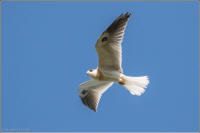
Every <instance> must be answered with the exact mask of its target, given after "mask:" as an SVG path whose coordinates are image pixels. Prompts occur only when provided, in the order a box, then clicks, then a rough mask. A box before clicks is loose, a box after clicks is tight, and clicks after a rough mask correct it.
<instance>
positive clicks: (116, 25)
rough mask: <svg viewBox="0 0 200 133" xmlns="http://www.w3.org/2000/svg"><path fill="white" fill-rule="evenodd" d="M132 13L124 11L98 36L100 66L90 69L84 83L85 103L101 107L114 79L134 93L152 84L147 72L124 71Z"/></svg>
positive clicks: (81, 94)
mask: <svg viewBox="0 0 200 133" xmlns="http://www.w3.org/2000/svg"><path fill="white" fill-rule="evenodd" d="M130 16H131V14H130V13H128V12H127V13H125V14H121V15H120V16H119V17H117V18H116V19H115V20H114V21H113V23H112V24H111V25H110V26H109V27H108V28H107V29H106V30H105V31H104V32H103V33H102V34H101V36H100V37H99V38H98V40H97V42H96V45H95V48H96V51H97V54H98V57H99V64H98V67H97V68H96V69H91V70H88V71H87V74H88V76H89V77H90V78H91V80H89V81H87V82H84V83H82V84H80V87H79V97H80V98H81V101H82V103H83V104H84V105H86V106H87V107H89V108H90V109H92V110H93V111H95V112H96V111H97V107H98V104H99V101H100V99H101V96H102V94H103V93H104V92H105V91H106V90H107V89H108V88H109V87H110V86H112V84H113V83H114V82H117V83H119V84H120V85H122V86H124V87H125V88H126V89H127V90H128V91H129V92H130V93H131V94H132V95H137V96H140V95H141V94H142V93H144V91H145V88H146V87H147V85H148V84H149V79H148V77H147V76H141V77H131V76H126V75H124V74H123V71H122V66H121V64H122V48H121V43H122V40H123V36H124V30H125V28H126V25H127V21H128V19H129V18H130Z"/></svg>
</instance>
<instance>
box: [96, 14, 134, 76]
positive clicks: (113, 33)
mask: <svg viewBox="0 0 200 133" xmlns="http://www.w3.org/2000/svg"><path fill="white" fill-rule="evenodd" d="M130 16H131V14H130V13H125V14H121V15H120V16H119V17H118V18H117V19H115V21H114V22H113V23H112V24H111V25H110V26H109V27H108V28H107V29H106V30H105V31H104V32H103V33H102V35H101V36H100V38H99V39H98V40H97V43H96V45H95V48H96V51H97V54H98V56H99V66H98V68H99V69H100V70H105V69H106V70H110V69H112V70H113V69H114V70H116V71H119V72H121V73H122V67H121V64H122V48H121V43H122V40H123V36H124V30H125V28H126V25H127V21H128V19H129V18H130ZM105 38H106V39H105Z"/></svg>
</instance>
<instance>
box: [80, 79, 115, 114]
mask: <svg viewBox="0 0 200 133" xmlns="http://www.w3.org/2000/svg"><path fill="white" fill-rule="evenodd" d="M112 84H113V82H109V81H97V80H93V79H92V80H89V81H87V82H84V83H82V84H81V85H80V87H79V97H80V98H81V101H82V103H83V104H84V105H86V106H88V107H89V108H90V109H92V110H94V111H95V112H96V110H97V107H98V103H99V101H100V99H101V95H102V94H103V93H104V92H105V91H106V90H107V89H108V88H109V87H110V86H111V85H112Z"/></svg>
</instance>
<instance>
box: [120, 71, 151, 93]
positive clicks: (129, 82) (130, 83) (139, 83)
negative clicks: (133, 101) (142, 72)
mask: <svg viewBox="0 0 200 133" xmlns="http://www.w3.org/2000/svg"><path fill="white" fill-rule="evenodd" d="M122 79H124V80H125V81H124V84H123V86H124V87H125V88H126V89H127V90H128V91H129V92H130V93H131V94H133V95H137V96H140V95H142V94H143V93H144V92H145V88H147V85H148V84H149V79H148V76H141V77H129V76H125V75H123V76H122Z"/></svg>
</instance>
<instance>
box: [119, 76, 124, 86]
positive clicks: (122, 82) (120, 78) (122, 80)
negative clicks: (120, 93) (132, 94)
mask: <svg viewBox="0 0 200 133" xmlns="http://www.w3.org/2000/svg"><path fill="white" fill-rule="evenodd" d="M118 83H119V84H120V85H125V79H124V78H123V77H119V79H118Z"/></svg>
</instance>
